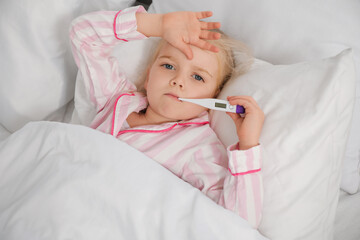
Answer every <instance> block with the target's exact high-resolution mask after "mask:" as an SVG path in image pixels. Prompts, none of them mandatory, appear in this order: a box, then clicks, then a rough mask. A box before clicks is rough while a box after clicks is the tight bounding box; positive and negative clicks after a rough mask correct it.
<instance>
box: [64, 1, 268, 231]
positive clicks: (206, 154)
mask: <svg viewBox="0 0 360 240" xmlns="http://www.w3.org/2000/svg"><path fill="white" fill-rule="evenodd" d="M211 14H212V13H211V12H174V13H168V14H149V13H146V11H145V10H144V8H143V7H141V6H137V7H132V8H128V9H125V10H122V11H119V12H96V13H90V14H86V15H83V16H81V17H79V18H77V19H76V20H74V21H73V23H72V26H71V30H70V38H71V42H72V50H73V54H74V58H75V61H76V63H77V65H78V67H79V69H80V72H81V74H82V77H83V79H84V83H83V84H84V85H85V88H86V90H87V91H88V93H89V97H90V99H91V101H92V103H93V104H94V107H95V108H96V112H97V114H96V116H95V118H94V120H93V121H92V123H91V127H92V128H95V129H98V130H100V131H103V132H105V133H110V134H112V135H113V136H114V137H116V138H118V139H119V140H122V141H125V142H126V143H128V144H129V145H131V146H133V147H135V148H137V149H138V150H140V151H142V152H143V153H144V154H146V155H147V156H149V157H151V158H152V159H154V160H155V161H157V162H159V163H160V164H162V165H163V166H164V167H165V168H167V169H168V170H170V171H171V172H173V173H174V174H175V175H177V176H178V177H180V178H182V179H183V180H184V181H186V182H188V183H190V184H191V185H193V186H194V187H196V188H198V189H199V190H201V191H202V192H203V193H204V194H206V195H207V196H208V197H210V198H211V199H212V200H214V201H215V202H217V203H218V204H220V205H222V206H224V207H225V208H227V209H230V210H232V211H234V212H236V213H237V214H239V215H240V216H241V217H243V218H245V219H247V220H248V221H249V223H250V224H251V225H252V226H254V227H257V226H258V224H259V222H260V217H261V208H262V195H263V193H262V180H261V172H260V169H261V168H260V165H261V154H260V145H259V137H260V132H261V128H262V125H263V121H264V114H263V112H262V111H261V109H260V108H259V107H258V105H257V103H256V102H255V100H254V99H252V98H251V97H248V96H235V97H228V100H229V102H230V104H233V105H235V104H238V105H243V106H244V108H245V109H246V113H245V116H244V117H240V116H239V115H237V114H234V113H229V114H228V115H229V116H230V117H231V118H232V119H233V121H234V123H235V125H236V129H237V135H238V137H239V142H238V143H236V144H234V145H232V146H230V147H228V148H227V149H225V147H224V146H223V144H222V143H221V142H220V141H219V139H218V138H217V136H216V134H215V133H214V131H213V130H212V129H211V128H210V126H209V120H208V112H207V110H206V109H205V108H203V107H200V106H197V105H194V104H191V103H186V102H181V101H180V100H178V97H184V98H213V97H215V96H216V95H217V94H218V93H219V91H220V90H221V87H222V86H223V84H224V82H225V81H226V80H227V79H228V78H229V77H230V76H231V74H232V71H233V66H232V65H233V62H234V60H233V59H232V53H231V49H228V48H227V47H226V44H224V43H226V38H225V37H223V36H221V34H220V33H218V32H214V31H209V30H211V29H217V28H219V27H220V23H216V22H209V23H206V22H201V21H200V19H203V18H207V17H210V16H211ZM146 37H161V38H162V39H163V40H162V41H161V43H160V44H159V47H158V48H157V51H156V52H155V54H154V56H153V57H152V60H151V61H150V64H149V66H148V68H147V69H146V76H145V82H144V89H145V91H146V95H145V94H144V93H142V92H140V91H137V89H136V87H135V85H134V84H133V83H132V82H131V81H129V80H128V79H126V76H125V74H124V73H122V72H121V71H120V68H119V66H118V62H117V61H116V59H115V58H114V57H111V51H112V48H113V47H114V46H115V45H116V44H118V43H124V42H127V41H132V40H138V39H143V38H146Z"/></svg>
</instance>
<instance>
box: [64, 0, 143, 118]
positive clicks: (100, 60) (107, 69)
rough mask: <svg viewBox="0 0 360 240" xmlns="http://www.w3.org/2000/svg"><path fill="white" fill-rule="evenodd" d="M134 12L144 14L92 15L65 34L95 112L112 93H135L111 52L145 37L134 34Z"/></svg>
mask: <svg viewBox="0 0 360 240" xmlns="http://www.w3.org/2000/svg"><path fill="white" fill-rule="evenodd" d="M137 12H145V9H144V8H143V7H142V6H136V7H131V8H127V9H124V10H122V11H119V12H115V11H99V12H93V13H89V14H85V15H82V16H80V17H78V18H76V19H75V20H74V21H73V22H72V23H71V27H70V33H69V34H70V41H71V47H72V52H73V56H74V59H75V62H76V64H77V66H78V68H79V70H80V73H81V75H82V78H83V85H84V87H85V89H86V91H87V92H88V93H89V94H88V96H89V98H90V100H91V102H92V103H93V104H94V105H95V108H96V111H97V112H98V111H100V110H101V109H102V108H103V107H104V106H105V105H106V103H107V102H108V101H109V100H110V99H111V97H112V96H113V95H114V94H116V93H119V92H125V91H127V92H129V91H135V90H136V88H135V86H134V84H133V83H131V82H130V81H128V80H127V79H126V76H125V74H124V73H123V72H122V71H121V70H120V68H119V66H118V62H117V60H116V58H115V57H113V56H111V53H112V50H113V48H114V47H115V46H116V45H117V44H119V43H124V42H127V41H131V40H137V39H143V38H146V37H145V36H144V35H143V34H141V33H139V32H137V23H136V15H135V14H136V13H137Z"/></svg>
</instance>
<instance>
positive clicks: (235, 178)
mask: <svg viewBox="0 0 360 240" xmlns="http://www.w3.org/2000/svg"><path fill="white" fill-rule="evenodd" d="M227 153H228V159H229V162H228V173H227V175H226V177H225V181H224V186H223V191H222V193H221V196H220V200H219V204H221V205H223V206H224V207H225V208H227V209H230V210H232V211H234V212H236V213H237V214H239V215H240V216H241V217H242V218H244V219H246V220H248V222H249V223H250V224H251V225H252V226H253V227H256V228H257V227H258V226H259V224H260V220H261V212H262V203H263V183H262V175H261V148H260V145H258V146H255V147H252V148H250V149H248V150H238V144H234V145H232V146H229V147H228V149H227Z"/></svg>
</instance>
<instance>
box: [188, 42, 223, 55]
mask: <svg viewBox="0 0 360 240" xmlns="http://www.w3.org/2000/svg"><path fill="white" fill-rule="evenodd" d="M192 45H194V46H196V47H198V48H201V49H204V50H208V51H211V52H219V48H218V47H216V46H214V45H212V44H211V43H209V42H206V41H204V40H201V39H199V40H198V41H196V42H194V43H192Z"/></svg>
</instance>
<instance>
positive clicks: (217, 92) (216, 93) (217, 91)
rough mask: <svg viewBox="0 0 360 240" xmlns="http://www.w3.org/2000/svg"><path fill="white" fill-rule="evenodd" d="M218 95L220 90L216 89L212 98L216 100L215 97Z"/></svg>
mask: <svg viewBox="0 0 360 240" xmlns="http://www.w3.org/2000/svg"><path fill="white" fill-rule="evenodd" d="M219 93H220V89H219V88H218V89H217V90H216V91H215V94H214V98H217V96H218V95H219Z"/></svg>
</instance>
